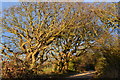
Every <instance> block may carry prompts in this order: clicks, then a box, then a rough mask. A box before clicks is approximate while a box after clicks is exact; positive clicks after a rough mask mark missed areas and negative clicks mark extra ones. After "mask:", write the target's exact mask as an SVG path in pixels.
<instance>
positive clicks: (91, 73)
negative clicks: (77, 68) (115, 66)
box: [67, 71, 96, 78]
mask: <svg viewBox="0 0 120 80" xmlns="http://www.w3.org/2000/svg"><path fill="white" fill-rule="evenodd" d="M95 73H96V71H88V72H84V73H80V74H75V75H71V76H69V77H67V78H92V77H93V76H94V74H95Z"/></svg>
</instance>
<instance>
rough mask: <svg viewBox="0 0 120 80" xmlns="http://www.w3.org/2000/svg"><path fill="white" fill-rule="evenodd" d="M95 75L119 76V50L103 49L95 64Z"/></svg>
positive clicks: (103, 76)
mask: <svg viewBox="0 0 120 80" xmlns="http://www.w3.org/2000/svg"><path fill="white" fill-rule="evenodd" d="M96 71H97V73H98V74H97V77H101V78H119V76H120V53H119V50H116V49H111V50H104V52H103V57H102V58H100V59H99V60H98V63H97V65H96Z"/></svg>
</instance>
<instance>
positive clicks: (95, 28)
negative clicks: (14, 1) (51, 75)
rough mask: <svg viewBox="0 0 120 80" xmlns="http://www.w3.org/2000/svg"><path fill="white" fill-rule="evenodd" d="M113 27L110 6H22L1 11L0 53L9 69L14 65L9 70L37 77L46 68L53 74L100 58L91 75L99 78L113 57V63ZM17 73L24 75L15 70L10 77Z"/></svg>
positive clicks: (113, 10)
mask: <svg viewBox="0 0 120 80" xmlns="http://www.w3.org/2000/svg"><path fill="white" fill-rule="evenodd" d="M91 8H92V9H91ZM118 22H119V17H118V15H117V7H116V3H49V2H38V3H37V2H33V3H30V2H23V3H21V4H20V5H18V6H16V7H11V8H9V9H6V10H4V11H3V18H2V28H3V36H2V37H3V41H2V42H1V44H2V49H1V53H2V55H3V56H4V59H5V58H8V59H9V61H10V62H9V65H10V67H11V68H12V67H13V66H14V65H17V67H18V68H16V67H15V69H14V70H19V69H21V68H22V69H23V68H24V69H25V70H27V71H31V72H32V73H31V74H33V73H35V74H38V73H40V71H42V70H44V69H45V67H47V66H46V65H47V64H48V63H49V64H48V65H51V66H52V68H53V70H54V71H55V72H58V73H66V72H67V71H69V70H78V71H79V70H80V69H82V67H83V70H85V69H87V68H86V67H87V66H90V65H91V64H92V65H93V67H94V66H95V64H96V62H97V58H100V60H98V61H100V62H98V63H97V66H96V70H97V71H98V72H99V73H100V75H101V74H102V75H103V74H105V73H106V72H108V70H107V68H108V67H110V68H111V67H112V66H111V65H112V64H113V62H114V58H117V61H119V57H118V56H117V55H119V50H118V51H117V48H116V45H117V46H118V45H119V43H115V44H114V43H113V42H115V41H117V39H116V36H114V35H112V34H113V33H114V31H115V30H118V27H119V24H118ZM111 45H112V46H114V47H115V49H114V50H113V48H111ZM98 51H99V52H98ZM92 53H94V54H92ZM112 53H117V54H115V55H113V54H112ZM109 54H110V55H109ZM101 57H102V58H101ZM109 58H110V59H109ZM111 59H112V60H111ZM112 61H113V62H112ZM12 62H13V63H12ZM114 63H115V64H116V63H117V67H119V64H118V62H114ZM105 64H107V65H108V64H109V66H107V65H105ZM5 65H6V64H5ZM51 66H48V67H51ZM75 66H76V67H75ZM78 66H79V67H80V69H77V68H78ZM104 66H105V67H104ZM73 67H75V68H73ZM114 68H115V67H114ZM3 69H4V71H8V69H7V68H5V66H3ZM117 69H118V68H117ZM27 71H25V74H27V73H29V72H27ZM20 72H22V73H23V74H24V70H21V71H19V72H18V73H17V72H15V74H16V76H17V75H19V73H20ZM5 73H6V72H5ZM9 73H12V71H9ZM9 73H6V74H9ZM11 75H12V76H13V75H14V73H13V74H11ZM20 75H21V74H20Z"/></svg>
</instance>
